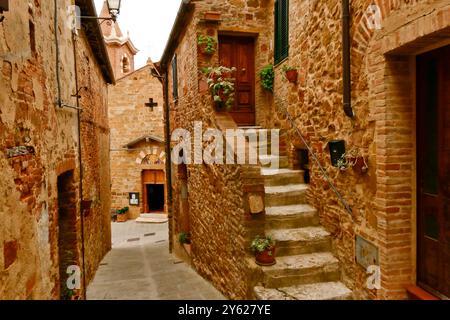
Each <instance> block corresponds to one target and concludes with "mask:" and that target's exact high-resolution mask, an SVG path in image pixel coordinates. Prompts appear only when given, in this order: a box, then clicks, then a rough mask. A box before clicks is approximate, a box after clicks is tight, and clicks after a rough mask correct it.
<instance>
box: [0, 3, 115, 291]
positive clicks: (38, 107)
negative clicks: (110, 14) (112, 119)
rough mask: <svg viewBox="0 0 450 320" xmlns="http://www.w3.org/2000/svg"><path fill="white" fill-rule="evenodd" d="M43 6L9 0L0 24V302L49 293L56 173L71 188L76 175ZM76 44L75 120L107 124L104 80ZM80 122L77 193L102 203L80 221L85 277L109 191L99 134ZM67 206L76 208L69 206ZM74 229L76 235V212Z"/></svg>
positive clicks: (67, 54) (101, 244) (104, 247)
mask: <svg viewBox="0 0 450 320" xmlns="http://www.w3.org/2000/svg"><path fill="white" fill-rule="evenodd" d="M71 4H72V3H71V1H58V5H59V15H60V17H61V20H60V21H59V28H58V29H59V31H58V32H59V38H60V49H61V52H60V61H61V65H60V70H61V84H62V100H63V101H64V102H65V103H67V104H70V105H75V103H76V102H75V99H74V98H73V97H72V95H73V94H74V93H75V73H74V61H73V45H72V40H71V30H70V29H68V28H67V27H66V25H65V23H66V21H67V16H66V15H67V6H68V5H71ZM53 10H54V8H53V1H37V0H36V1H33V2H30V5H29V3H28V2H23V1H19V2H14V5H13V6H11V7H10V12H6V13H5V17H6V19H5V20H4V21H3V22H2V23H1V24H0V59H1V63H0V68H1V69H0V70H1V71H0V88H1V89H0V167H1V168H2V170H1V171H0V181H1V183H0V194H1V195H2V196H1V197H0V299H57V298H59V268H58V265H59V262H58V198H57V196H58V190H57V177H58V175H61V174H63V173H65V172H67V171H69V170H73V171H74V180H75V184H76V186H77V188H78V186H79V182H80V176H79V167H78V163H79V161H78V152H77V150H78V147H77V141H78V133H77V114H76V111H74V110H72V109H68V108H63V109H59V108H58V107H56V104H55V101H56V97H57V94H56V92H57V90H56V76H55V56H56V53H55V45H54V28H53V21H54V20H53ZM79 49H80V50H79V52H84V53H85V54H86V56H87V57H88V58H89V61H90V62H89V65H90V68H91V72H90V73H89V74H87V75H88V76H89V79H86V77H84V76H83V75H82V74H79V76H80V81H86V82H90V83H91V86H88V90H87V93H83V94H82V95H83V96H85V95H90V97H91V99H89V100H87V99H86V100H84V101H85V102H82V107H84V108H85V109H86V110H85V112H87V113H89V116H88V114H87V113H86V114H85V115H83V119H89V121H90V125H92V126H94V127H103V128H104V129H106V130H107V118H106V93H107V92H106V84H105V81H104V80H103V77H102V75H101V73H100V71H99V70H98V67H97V66H96V62H95V59H94V57H93V55H92V52H90V49H89V48H88V44H87V41H86V39H85V37H84V35H83V34H81V35H80V38H79ZM79 60H80V61H79V62H80V68H87V64H88V62H87V60H86V61H82V59H79ZM93 97H96V99H93ZM92 101H94V102H92ZM86 122H87V121H83V149H84V153H83V154H84V155H85V157H84V158H85V159H86V158H87V155H89V159H86V162H85V164H86V167H85V168H84V174H85V177H86V180H85V181H83V183H84V190H85V197H89V196H91V194H90V192H91V191H96V193H95V194H96V195H97V196H99V197H101V199H102V200H105V202H104V203H102V204H101V205H100V207H95V208H94V209H93V210H92V211H91V214H92V215H91V216H89V217H88V218H87V224H86V225H85V235H87V237H86V263H87V267H88V268H87V274H86V276H87V280H88V281H89V280H90V279H91V277H92V276H93V271H94V270H95V269H96V267H97V265H98V263H99V260H100V259H101V258H102V257H103V255H104V254H105V253H106V252H107V251H108V250H109V248H110V229H109V228H110V227H109V221H108V219H109V192H110V191H109V169H108V167H109V163H108V154H109V153H108V149H107V147H106V146H107V145H108V144H109V139H108V134H107V131H102V132H100V133H99V131H96V130H97V129H89V126H88V125H87V123H86ZM90 143H95V144H96V145H90ZM24 145H26V146H32V147H34V150H35V153H34V154H32V155H26V156H18V157H14V158H8V157H7V152H6V150H7V149H9V148H13V147H17V146H24ZM105 147H106V148H105ZM88 148H95V149H90V150H88ZM94 170H95V172H94ZM76 197H77V199H76V200H77V202H79V200H80V199H79V196H78V194H77V196H76ZM74 209H76V211H77V212H79V206H78V205H77V206H76V208H74ZM76 227H77V230H78V239H80V237H81V233H80V221H79V217H78V218H77V222H76ZM78 245H80V242H78ZM78 250H80V248H79V249H78ZM79 265H80V266H81V263H79Z"/></svg>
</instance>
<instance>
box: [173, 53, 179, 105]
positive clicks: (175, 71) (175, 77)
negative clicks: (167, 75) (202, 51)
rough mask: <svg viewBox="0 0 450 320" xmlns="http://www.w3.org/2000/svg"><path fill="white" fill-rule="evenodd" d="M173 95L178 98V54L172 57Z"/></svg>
mask: <svg viewBox="0 0 450 320" xmlns="http://www.w3.org/2000/svg"><path fill="white" fill-rule="evenodd" d="M172 90H173V91H172V95H173V99H174V100H176V99H178V66H177V55H175V56H174V57H173V59H172Z"/></svg>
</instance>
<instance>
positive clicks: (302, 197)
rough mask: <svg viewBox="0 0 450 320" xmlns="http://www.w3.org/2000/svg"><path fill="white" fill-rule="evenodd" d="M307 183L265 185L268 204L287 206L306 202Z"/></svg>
mask: <svg viewBox="0 0 450 320" xmlns="http://www.w3.org/2000/svg"><path fill="white" fill-rule="evenodd" d="M307 189H308V185H306V184H289V185H285V186H275V187H265V197H266V206H268V207H276V206H286V205H291V204H305V201H306V190H307Z"/></svg>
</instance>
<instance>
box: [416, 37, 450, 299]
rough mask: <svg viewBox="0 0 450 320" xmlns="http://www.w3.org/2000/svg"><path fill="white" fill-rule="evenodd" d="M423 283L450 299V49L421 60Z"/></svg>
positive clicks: (420, 260)
mask: <svg viewBox="0 0 450 320" xmlns="http://www.w3.org/2000/svg"><path fill="white" fill-rule="evenodd" d="M417 109H418V110H417V119H418V132H417V133H418V134H417V137H418V148H417V151H418V155H417V159H418V175H417V176H418V219H417V220H418V256H417V259H418V260H417V266H418V270H417V273H418V274H417V281H418V283H419V285H421V286H423V287H424V288H425V289H428V290H430V291H432V292H435V293H439V294H442V295H444V296H447V297H450V46H447V47H444V48H441V49H438V50H434V51H432V52H429V53H426V54H423V55H420V56H418V57H417Z"/></svg>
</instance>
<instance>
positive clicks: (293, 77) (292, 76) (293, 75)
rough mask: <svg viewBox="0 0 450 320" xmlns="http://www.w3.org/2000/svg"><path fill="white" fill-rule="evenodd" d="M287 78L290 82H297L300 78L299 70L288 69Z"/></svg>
mask: <svg viewBox="0 0 450 320" xmlns="http://www.w3.org/2000/svg"><path fill="white" fill-rule="evenodd" d="M286 78H287V79H288V81H289V82H292V83H296V82H297V79H298V71H297V70H288V71H286Z"/></svg>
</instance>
